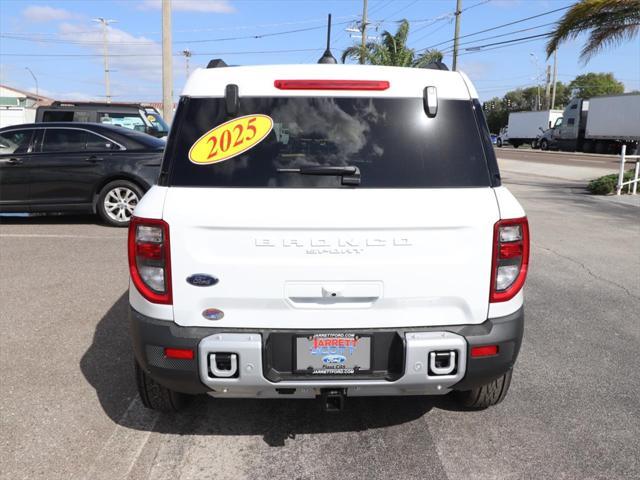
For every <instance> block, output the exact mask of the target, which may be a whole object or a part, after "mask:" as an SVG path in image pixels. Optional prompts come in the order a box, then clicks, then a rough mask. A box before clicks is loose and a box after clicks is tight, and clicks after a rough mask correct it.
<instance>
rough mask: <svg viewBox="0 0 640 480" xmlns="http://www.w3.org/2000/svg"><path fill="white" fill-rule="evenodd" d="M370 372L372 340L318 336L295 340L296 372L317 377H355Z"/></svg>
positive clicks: (352, 335)
mask: <svg viewBox="0 0 640 480" xmlns="http://www.w3.org/2000/svg"><path fill="white" fill-rule="evenodd" d="M370 369H371V337H367V336H361V335H356V334H351V333H316V334H313V335H307V336H304V337H296V371H298V372H306V373H312V374H314V375H352V374H355V373H358V372H361V371H368V370H370Z"/></svg>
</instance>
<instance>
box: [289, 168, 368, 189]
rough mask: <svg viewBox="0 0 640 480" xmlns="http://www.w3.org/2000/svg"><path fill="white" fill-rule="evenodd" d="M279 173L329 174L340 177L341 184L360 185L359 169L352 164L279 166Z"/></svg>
mask: <svg viewBox="0 0 640 480" xmlns="http://www.w3.org/2000/svg"><path fill="white" fill-rule="evenodd" d="M278 172H280V173H299V174H300V175H329V176H333V175H334V176H337V177H342V185H360V169H359V168H358V167H355V166H353V165H345V166H342V167H301V168H279V169H278Z"/></svg>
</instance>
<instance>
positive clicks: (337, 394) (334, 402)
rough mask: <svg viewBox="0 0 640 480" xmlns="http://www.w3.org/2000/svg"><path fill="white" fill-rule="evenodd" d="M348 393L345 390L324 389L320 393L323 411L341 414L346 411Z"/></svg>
mask: <svg viewBox="0 0 640 480" xmlns="http://www.w3.org/2000/svg"><path fill="white" fill-rule="evenodd" d="M346 396H347V392H346V390H345V389H344V388H323V389H322V390H321V392H320V401H321V402H322V411H324V412H340V411H342V410H344V400H345V398H346Z"/></svg>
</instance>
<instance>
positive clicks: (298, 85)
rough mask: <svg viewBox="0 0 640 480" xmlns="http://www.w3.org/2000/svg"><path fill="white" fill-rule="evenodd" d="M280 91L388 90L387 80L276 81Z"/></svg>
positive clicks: (275, 83) (274, 83) (275, 84)
mask: <svg viewBox="0 0 640 480" xmlns="http://www.w3.org/2000/svg"><path fill="white" fill-rule="evenodd" d="M273 85H274V86H275V87H276V88H278V89H280V90H387V89H388V88H389V82H387V81H386V80H276V81H275V82H273Z"/></svg>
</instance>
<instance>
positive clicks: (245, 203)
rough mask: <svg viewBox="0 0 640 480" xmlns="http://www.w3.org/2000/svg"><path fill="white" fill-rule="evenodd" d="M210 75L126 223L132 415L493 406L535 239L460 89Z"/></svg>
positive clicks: (370, 80)
mask: <svg viewBox="0 0 640 480" xmlns="http://www.w3.org/2000/svg"><path fill="white" fill-rule="evenodd" d="M212 65H213V66H217V67H216V68H207V69H200V70H197V71H196V72H195V73H194V74H193V75H192V76H191V78H190V79H189V81H188V83H187V85H186V87H185V89H184V92H183V94H182V97H181V100H180V103H179V106H178V109H177V111H176V115H175V119H174V121H173V125H172V127H171V132H170V135H169V139H168V143H167V148H166V151H165V157H164V162H163V165H162V171H161V174H160V179H159V183H158V185H157V186H154V187H153V188H152V189H151V190H150V191H149V192H148V193H147V194H146V195H145V196H144V198H143V199H142V201H141V202H140V203H139V204H138V206H137V208H136V210H135V217H134V218H133V220H132V221H131V226H130V230H129V263H130V272H131V287H130V292H129V301H130V305H131V310H130V312H131V315H130V316H131V324H132V337H133V344H134V350H135V356H136V372H137V382H138V388H139V391H140V395H141V397H142V400H143V402H144V404H145V405H146V406H148V407H150V408H155V409H159V410H177V409H178V408H179V407H180V406H181V405H182V404H183V402H184V400H185V399H186V398H188V395H187V394H199V393H207V394H209V395H212V396H214V397H230V398H231V397H234V398H235V397H249V398H280V397H282V398H292V397H294V398H313V397H320V398H321V399H322V405H323V407H324V408H325V409H327V410H332V409H340V408H341V406H342V405H343V403H344V401H345V399H346V397H350V396H363V395H364V396H374V395H442V394H446V393H449V392H455V393H456V395H457V396H458V397H459V398H460V400H461V401H462V402H463V404H464V405H466V406H467V407H471V408H484V407H487V406H490V405H494V404H496V403H498V402H499V401H501V400H502V399H503V398H504V396H505V394H506V392H507V389H508V388H509V383H510V379H511V372H512V367H513V365H514V362H515V360H516V357H517V355H518V351H519V348H520V343H521V340H522V332H523V321H524V313H523V294H522V287H523V284H524V281H525V276H526V273H527V264H528V257H529V232H528V224H527V219H526V217H525V214H524V211H523V209H522V208H521V206H520V205H519V203H518V202H517V200H516V199H515V198H514V197H513V196H512V195H511V193H510V192H509V191H508V190H507V189H506V188H505V187H503V186H501V184H500V174H499V171H498V166H497V162H496V158H495V155H494V152H493V148H492V146H491V140H490V136H489V131H488V129H487V126H486V123H485V120H484V117H483V113H482V108H481V107H480V104H479V102H478V98H477V93H476V91H475V89H474V87H473V86H472V85H471V83H470V82H469V80H468V79H467V77H466V76H465V75H464V74H461V73H458V72H448V71H440V70H430V69H406V68H395V67H375V66H359V65H353V66H349V65H281V66H254V67H226V66H222V67H220V66H219V65H221V62H212Z"/></svg>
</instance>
